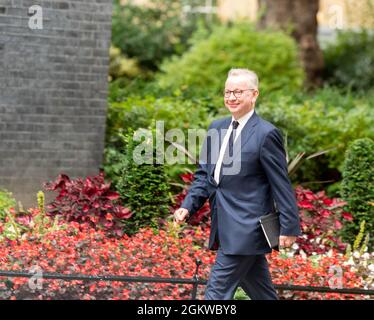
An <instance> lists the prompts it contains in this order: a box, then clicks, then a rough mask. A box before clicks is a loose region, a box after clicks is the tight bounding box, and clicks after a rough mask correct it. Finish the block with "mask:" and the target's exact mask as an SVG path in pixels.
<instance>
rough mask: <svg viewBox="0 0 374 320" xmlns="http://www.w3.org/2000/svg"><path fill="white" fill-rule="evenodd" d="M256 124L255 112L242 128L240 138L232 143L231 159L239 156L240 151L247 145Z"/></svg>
mask: <svg viewBox="0 0 374 320" xmlns="http://www.w3.org/2000/svg"><path fill="white" fill-rule="evenodd" d="M257 122H258V116H257V114H256V112H253V114H252V116H251V117H250V118H249V120H248V121H247V123H246V124H245V126H244V128H243V129H242V131H241V133H240V136H239V137H238V139H237V140H236V141H235V143H234V155H233V159H235V158H236V157H237V156H238V155H239V153H240V152H241V150H244V146H245V145H246V144H247V143H248V141H249V140H250V138H251V136H252V134H253V133H254V132H255V126H256V124H257ZM239 142H240V147H239Z"/></svg>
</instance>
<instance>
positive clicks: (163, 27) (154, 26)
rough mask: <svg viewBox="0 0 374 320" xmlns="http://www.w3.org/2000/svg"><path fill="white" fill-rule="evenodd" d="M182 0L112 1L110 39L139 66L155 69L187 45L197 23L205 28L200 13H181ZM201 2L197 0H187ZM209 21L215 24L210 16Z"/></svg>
mask: <svg viewBox="0 0 374 320" xmlns="http://www.w3.org/2000/svg"><path fill="white" fill-rule="evenodd" d="M184 5H185V3H183V1H177V0H149V1H147V5H136V4H132V3H131V2H130V1H126V3H124V4H122V5H120V4H119V1H118V0H116V1H115V3H114V10H113V18H112V42H113V44H114V45H115V46H116V47H118V48H120V49H121V51H122V52H123V53H125V54H126V55H127V56H128V57H130V58H133V57H135V58H136V59H137V60H138V61H139V63H140V65H141V66H142V67H144V68H146V69H149V70H157V69H158V65H159V64H160V63H161V61H162V60H163V59H164V58H165V57H167V56H170V55H172V54H181V53H182V52H184V51H185V50H186V48H188V46H189V39H190V37H191V35H192V34H193V32H194V31H195V30H196V29H197V27H198V25H199V24H204V25H206V27H209V23H207V22H206V21H205V19H204V18H205V17H204V16H203V15H201V14H196V13H194V14H187V13H183V6H184ZM189 5H192V6H194V5H201V0H192V1H189ZM211 23H214V24H216V23H218V19H216V18H215V17H213V19H212V21H211Z"/></svg>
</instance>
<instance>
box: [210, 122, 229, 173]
mask: <svg viewBox="0 0 374 320" xmlns="http://www.w3.org/2000/svg"><path fill="white" fill-rule="evenodd" d="M230 124H231V117H229V118H226V119H224V121H223V122H222V124H221V125H220V126H219V127H217V128H216V129H217V131H218V143H219V147H218V148H212V149H213V150H214V151H215V152H216V153H217V154H214V155H211V156H212V159H216V161H217V160H218V156H219V152H220V150H221V146H222V143H223V139H224V138H225V133H227V130H228V128H229V127H230ZM215 167H216V163H213V164H212V166H211V169H210V175H213V174H214V169H215Z"/></svg>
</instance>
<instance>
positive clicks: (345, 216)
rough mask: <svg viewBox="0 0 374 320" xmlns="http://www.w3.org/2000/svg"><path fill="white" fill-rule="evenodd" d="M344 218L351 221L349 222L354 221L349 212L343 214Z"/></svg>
mask: <svg viewBox="0 0 374 320" xmlns="http://www.w3.org/2000/svg"><path fill="white" fill-rule="evenodd" d="M342 217H343V218H344V219H346V220H349V221H352V220H353V216H352V215H351V214H350V213H349V212H345V211H344V212H343V213H342Z"/></svg>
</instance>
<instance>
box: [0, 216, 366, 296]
mask: <svg viewBox="0 0 374 320" xmlns="http://www.w3.org/2000/svg"><path fill="white" fill-rule="evenodd" d="M172 234H173V233H172V230H171V231H165V230H160V231H159V232H158V234H155V233H154V232H153V231H152V230H151V229H142V230H141V231H140V232H139V233H137V234H136V235H134V236H132V237H129V236H123V237H122V238H121V239H118V238H107V237H106V236H105V234H104V232H103V231H100V230H94V229H92V228H91V227H89V226H87V225H84V224H83V225H79V224H78V223H76V222H71V223H69V224H68V225H67V226H66V229H60V230H57V231H53V232H50V233H48V234H46V235H45V236H44V237H43V238H42V239H41V240H40V239H38V237H37V235H36V236H35V235H31V234H26V236H25V235H24V236H23V238H24V239H23V240H17V241H8V242H1V243H0V269H1V270H19V271H20V270H24V271H29V270H30V268H31V267H33V266H38V267H39V268H41V270H42V271H43V272H58V273H63V274H86V275H130V276H149V277H177V278H192V276H193V274H194V270H195V258H199V259H200V260H201V261H202V263H203V264H202V266H201V269H200V274H199V275H200V277H201V278H203V279H207V278H208V276H209V272H210V268H211V265H212V264H213V263H214V259H215V253H214V252H211V251H209V250H207V249H206V248H202V247H201V243H204V242H205V241H206V239H207V237H208V234H207V232H206V230H202V229H201V228H200V227H197V228H196V227H193V228H190V230H185V232H183V233H181V234H180V235H181V236H180V237H175V236H172ZM268 260H269V262H270V266H271V273H272V277H273V281H274V282H275V283H279V284H295V285H312V286H328V285H331V282H330V280H331V279H332V276H333V274H331V269H330V267H331V266H336V267H338V268H339V267H340V268H342V269H341V270H342V276H343V278H342V286H343V287H363V283H362V279H361V278H360V276H359V275H358V274H355V273H354V272H352V271H351V270H350V267H349V265H345V264H344V263H345V258H344V257H343V256H342V255H340V254H338V253H336V252H334V253H333V255H332V256H331V257H328V256H322V257H321V258H320V260H319V261H317V260H313V259H312V258H303V257H302V256H300V255H297V256H294V257H288V258H284V257H282V256H281V255H279V254H278V253H273V254H272V255H268ZM204 289H205V288H204V287H203V286H200V287H199V290H198V298H199V299H202V298H203V292H204ZM191 290H192V286H191V285H175V284H163V283H159V284H157V283H121V282H109V281H108V282H106V281H99V282H96V281H91V282H83V281H62V280H44V281H43V283H42V288H36V289H34V290H33V289H32V288H30V286H29V279H27V278H5V277H0V299H165V300H166V299H190V297H191ZM280 297H281V298H284V299H321V298H323V299H353V298H362V297H361V296H357V295H356V296H353V295H338V294H320V293H310V292H289V291H284V292H281V293H280Z"/></svg>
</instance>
